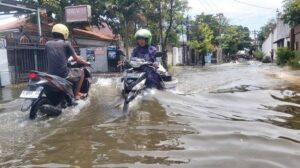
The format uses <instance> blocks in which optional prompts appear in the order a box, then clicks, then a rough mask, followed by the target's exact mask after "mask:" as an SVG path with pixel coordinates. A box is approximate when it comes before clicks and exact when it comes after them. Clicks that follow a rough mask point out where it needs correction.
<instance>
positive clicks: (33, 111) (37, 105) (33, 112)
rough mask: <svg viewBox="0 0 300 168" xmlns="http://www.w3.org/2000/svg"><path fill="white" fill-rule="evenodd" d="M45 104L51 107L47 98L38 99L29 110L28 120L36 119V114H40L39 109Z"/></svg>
mask: <svg viewBox="0 0 300 168" xmlns="http://www.w3.org/2000/svg"><path fill="white" fill-rule="evenodd" d="M46 104H49V105H52V103H51V102H50V100H49V99H48V98H40V99H39V100H38V101H37V103H35V104H34V106H33V107H32V108H31V109H30V113H29V119H31V120H34V119H35V118H36V117H37V114H38V113H40V111H39V110H40V107H41V106H43V105H46Z"/></svg>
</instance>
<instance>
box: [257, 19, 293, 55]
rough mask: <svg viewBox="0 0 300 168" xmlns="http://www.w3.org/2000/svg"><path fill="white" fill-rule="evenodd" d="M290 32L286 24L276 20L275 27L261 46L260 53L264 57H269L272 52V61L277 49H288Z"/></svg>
mask: <svg viewBox="0 0 300 168" xmlns="http://www.w3.org/2000/svg"><path fill="white" fill-rule="evenodd" d="M290 30H291V28H290V26H289V25H288V24H285V23H284V22H283V20H282V19H280V18H277V23H276V27H275V28H274V29H273V30H272V32H271V33H270V34H269V36H268V37H267V39H266V40H265V41H264V42H263V44H262V52H264V54H265V55H266V56H271V53H272V52H273V54H274V59H276V50H277V49H278V48H282V47H290Z"/></svg>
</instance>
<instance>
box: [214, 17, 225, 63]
mask: <svg viewBox="0 0 300 168" xmlns="http://www.w3.org/2000/svg"><path fill="white" fill-rule="evenodd" d="M216 16H217V18H218V19H219V34H220V37H222V25H221V21H222V17H223V16H224V14H223V13H218V14H217V15H216ZM219 49H220V52H218V53H217V63H220V62H221V61H222V60H223V51H222V39H221V38H220V41H219Z"/></svg>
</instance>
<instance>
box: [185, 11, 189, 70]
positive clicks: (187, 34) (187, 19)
mask: <svg viewBox="0 0 300 168" xmlns="http://www.w3.org/2000/svg"><path fill="white" fill-rule="evenodd" d="M189 32H190V20H189V15H187V17H186V43H188V41H189V40H190V35H189ZM189 51H190V48H189V46H188V45H186V58H185V62H186V63H187V64H188V65H189V63H190V62H189V60H190V59H189V55H190V52H189Z"/></svg>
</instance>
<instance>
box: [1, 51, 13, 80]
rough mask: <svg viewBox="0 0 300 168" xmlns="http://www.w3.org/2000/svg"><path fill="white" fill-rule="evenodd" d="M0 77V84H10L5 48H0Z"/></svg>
mask: <svg viewBox="0 0 300 168" xmlns="http://www.w3.org/2000/svg"><path fill="white" fill-rule="evenodd" d="M0 79H1V86H7V85H10V84H11V79H10V73H9V70H8V61H7V51H6V49H5V48H0Z"/></svg>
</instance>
